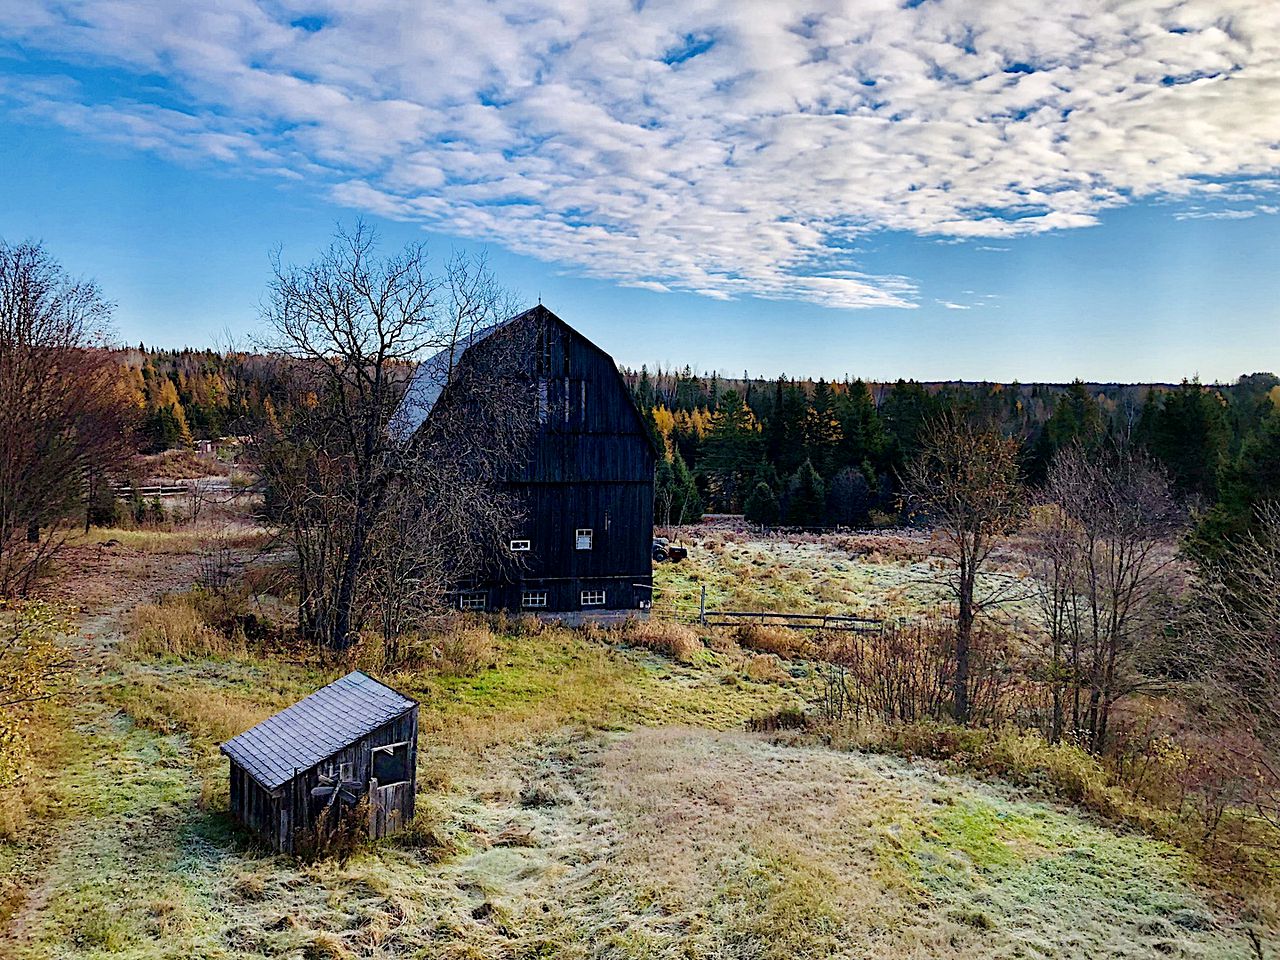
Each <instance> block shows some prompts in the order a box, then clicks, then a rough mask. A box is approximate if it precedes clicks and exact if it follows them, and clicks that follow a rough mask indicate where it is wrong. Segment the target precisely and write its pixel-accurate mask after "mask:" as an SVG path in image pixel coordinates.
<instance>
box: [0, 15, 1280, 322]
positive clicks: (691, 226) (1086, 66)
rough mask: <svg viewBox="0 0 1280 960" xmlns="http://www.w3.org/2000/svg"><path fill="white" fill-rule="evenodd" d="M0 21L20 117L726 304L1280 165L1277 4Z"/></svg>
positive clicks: (1232, 184)
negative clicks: (881, 234)
mask: <svg viewBox="0 0 1280 960" xmlns="http://www.w3.org/2000/svg"><path fill="white" fill-rule="evenodd" d="M0 38H4V39H6V40H7V41H8V43H9V44H10V45H11V46H12V49H11V50H9V51H6V52H7V53H9V54H13V53H14V51H16V50H22V51H27V52H29V54H31V55H32V57H33V59H32V62H31V63H30V64H28V66H27V67H26V68H24V69H23V70H22V71H21V72H10V73H9V75H8V77H7V78H0V103H3V104H5V105H6V106H7V108H8V109H9V110H10V111H14V112H18V113H20V114H22V115H24V116H27V117H32V118H38V119H41V120H44V121H51V122H53V123H57V124H61V125H63V126H65V127H68V128H70V129H73V130H76V131H79V132H83V133H86V134H90V135H94V136H98V137H102V138H106V139H111V140H117V141H124V142H127V143H130V144H133V145H135V146H137V147H139V148H142V149H146V150H153V151H157V152H161V153H164V154H166V155H170V156H174V157H177V158H180V159H184V160H189V159H191V158H209V159H212V160H214V161H216V162H219V163H223V164H227V165H235V166H243V167H250V168H253V169H255V170H260V171H267V172H271V173H274V174H278V175H283V176H294V177H304V178H306V179H307V180H308V181H309V182H315V183H319V184H322V185H324V189H326V190H327V191H328V192H329V194H330V196H332V197H333V198H334V199H336V200H337V201H339V202H341V203H343V204H347V205H349V206H351V207H353V208H357V209H361V210H368V211H373V212H377V213H380V214H383V215H386V216H391V217H398V218H403V219H406V220H411V221H419V222H422V223H425V224H428V225H430V226H432V227H435V228H437V229H442V230H445V231H449V232H453V233H456V234H459V235H463V236H467V237H471V238H475V239H477V240H484V241H489V242H494V243H499V244H502V245H504V246H506V247H508V248H510V249H512V250H515V251H517V252H520V253H524V254H528V255H532V256H535V257H541V258H543V259H545V260H548V261H552V262H556V263H559V264H563V265H570V266H573V267H575V268H576V269H579V270H581V271H583V272H585V273H588V274H591V275H594V276H600V277H607V278H611V279H614V280H618V281H621V282H625V283H630V284H634V285H642V286H644V287H646V288H648V289H657V288H658V287H663V288H666V289H679V290H687V291H694V292H698V293H701V294H705V295H707V296H714V297H718V298H732V297H737V296H743V295H755V296H764V297H775V298H796V299H804V300H811V301H814V302H817V303H822V304H827V305H831V306H846V307H848V306H896V307H903V306H913V305H915V304H916V302H917V299H918V292H917V290H916V285H915V284H914V282H913V281H912V280H911V279H910V278H908V277H903V276H882V275H871V274H868V273H867V272H865V271H864V270H862V269H860V267H859V264H858V262H857V257H856V255H855V254H852V253H851V252H850V251H851V250H853V249H854V247H855V245H856V243H857V242H858V240H859V238H861V237H864V236H865V235H867V234H868V233H870V232H873V231H876V230H882V229H884V230H895V231H907V232H911V233H915V234H918V235H922V236H929V237H933V238H936V239H941V240H948V241H950V240H972V239H982V238H989V239H994V238H1001V239H1003V238H1012V237H1017V236H1020V235H1026V234H1032V233H1038V232H1043V231H1047V230H1060V229H1070V228H1074V227H1083V226H1089V225H1092V224H1095V223H1097V222H1098V215H1099V214H1100V213H1101V212H1102V211H1104V210H1105V209H1107V208H1109V207H1113V206H1117V205H1121V204H1125V203H1130V202H1133V201H1134V200H1135V199H1143V198H1160V199H1173V200H1177V201H1179V202H1186V201H1187V200H1194V199H1195V198H1197V197H1199V198H1202V199H1203V200H1204V201H1208V200H1209V199H1214V201H1215V202H1217V201H1220V200H1227V201H1230V202H1233V203H1236V204H1238V205H1240V204H1243V205H1242V206H1236V207H1232V208H1230V209H1229V210H1216V209H1206V208H1203V207H1201V208H1196V207H1192V208H1191V209H1190V210H1187V211H1183V213H1182V214H1181V215H1182V216H1185V217H1188V218H1196V217H1209V216H1213V217H1232V216H1240V215H1245V214H1246V213H1248V212H1251V211H1252V210H1254V209H1262V205H1265V204H1268V203H1269V204H1272V205H1274V192H1275V190H1276V188H1277V179H1276V178H1277V174H1280V128H1278V127H1277V121H1276V118H1277V117H1280V4H1277V3H1276V2H1275V0H1233V2H1232V3H1231V4H1230V10H1229V11H1228V10H1227V9H1226V7H1225V5H1224V4H1222V3H1221V2H1220V0H1125V2H1120V0H1109V2H1098V0H1061V2H1057V3H1054V4H1051V5H1045V4H1044V3H1042V2H1041V0H1005V2H1001V3H996V2H990V0H927V2H924V3H920V4H918V5H915V6H913V7H909V8H905V9H904V5H903V4H901V3H899V2H898V0H859V2H856V3H855V2H844V3H841V2H836V0H826V2H818V0H814V2H812V3H810V4H809V8H808V9H804V10H802V9H799V7H798V5H794V4H789V3H787V4H783V3H777V2H774V0H649V2H647V3H633V2H630V0H592V2H588V0H524V2H516V0H497V2H494V3H485V4H477V3H474V2H471V0H434V2H432V3H429V4H424V3H420V2H418V0H342V2H339V0H314V2H305V0H272V2H270V3H257V2H253V0H223V2H220V3H218V4H192V3H189V2H186V0H168V2H161V0H28V2H25V3H21V4H17V3H11V4H5V5H0ZM0 50H3V46H0ZM35 57H39V59H38V60H36V59H35ZM50 62H53V63H55V64H56V63H61V64H64V65H65V66H61V67H50V66H49V65H48V64H49V63H50ZM70 76H77V77H80V78H82V82H81V83H76V82H73V81H71V80H69V79H68V77H70ZM104 76H105V77H106V78H107V79H108V80H109V82H106V81H104V82H97V79H96V78H100V77H104ZM157 78H160V80H161V81H163V83H162V84H158V83H157ZM156 90H160V93H158V94H157V93H155V92H154V91H156ZM1215 194H1216V196H1215ZM1249 204H1252V205H1253V206H1249ZM979 249H983V250H988V249H990V250H996V249H1004V248H998V247H990V246H982V247H979Z"/></svg>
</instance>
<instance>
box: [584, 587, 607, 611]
mask: <svg viewBox="0 0 1280 960" xmlns="http://www.w3.org/2000/svg"><path fill="white" fill-rule="evenodd" d="M582 605H583V606H584V607H603V606H604V591H603V590H583V591H582Z"/></svg>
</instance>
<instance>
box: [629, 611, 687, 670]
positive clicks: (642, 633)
mask: <svg viewBox="0 0 1280 960" xmlns="http://www.w3.org/2000/svg"><path fill="white" fill-rule="evenodd" d="M618 632H619V635H620V637H621V639H622V641H623V642H624V643H629V644H631V645H633V646H636V647H644V648H646V649H648V650H653V651H655V652H656V653H661V654H662V655H663V656H667V657H670V658H671V659H672V660H676V661H678V662H680V663H691V662H692V661H693V660H695V659H696V658H697V656H698V654H700V653H701V652H702V649H703V647H702V640H701V639H700V638H699V636H698V634H697V632H696V631H695V630H694V629H693V628H692V627H688V626H685V625H684V624H682V623H676V622H675V621H674V620H628V621H627V622H626V623H624V624H623V625H622V626H621V627H620V628H619V631H618Z"/></svg>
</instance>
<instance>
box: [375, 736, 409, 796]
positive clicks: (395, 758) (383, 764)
mask: <svg viewBox="0 0 1280 960" xmlns="http://www.w3.org/2000/svg"><path fill="white" fill-rule="evenodd" d="M373 779H375V780H377V781H378V786H380V787H385V786H386V785H387V784H389V783H404V781H406V780H408V779H409V744H407V743H393V744H391V745H390V746H386V747H375V748H374V751H373Z"/></svg>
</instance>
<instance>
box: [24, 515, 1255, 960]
mask: <svg viewBox="0 0 1280 960" xmlns="http://www.w3.org/2000/svg"><path fill="white" fill-rule="evenodd" d="M255 538H256V539H255ZM110 540H115V541H118V542H117V543H116V544H114V545H112V546H103V544H105V543H106V542H108V541H110ZM201 541H202V538H201V537H200V536H194V537H193V536H192V534H191V532H190V531H179V532H175V533H167V532H164V531H153V532H151V533H150V534H149V535H145V536H144V535H135V536H131V537H125V536H120V535H116V534H113V533H112V532H110V531H106V532H96V533H95V535H94V536H93V538H92V539H91V540H87V541H84V542H81V543H79V544H77V545H76V546H75V547H74V549H73V550H72V551H71V552H70V553H69V554H68V556H67V558H66V560H65V561H64V562H65V569H64V571H63V574H62V576H61V577H60V578H59V580H58V584H59V587H58V592H59V593H60V594H61V597H62V599H63V600H64V601H67V602H70V603H73V604H74V605H75V607H76V608H77V610H76V616H77V619H78V626H79V630H80V637H79V638H77V640H76V642H78V643H79V644H80V651H79V662H80V667H79V670H78V675H77V682H76V686H75V688H74V690H73V691H72V692H71V694H70V695H69V696H67V697H64V698H62V699H60V700H58V701H57V702H55V703H54V704H52V705H50V706H49V707H48V708H47V709H45V710H43V711H42V712H41V713H40V715H39V716H38V718H36V719H35V720H34V726H33V728H32V731H33V736H32V740H33V744H34V747H35V761H36V762H35V765H34V767H33V769H32V771H31V774H30V776H29V778H28V780H27V781H26V783H25V784H23V785H22V786H21V787H19V788H14V789H11V790H10V791H8V792H7V795H6V796H4V798H3V807H2V808H0V813H2V818H0V834H2V835H3V839H0V877H3V879H2V880H0V919H2V921H3V927H4V931H5V932H4V935H3V939H0V952H3V954H4V955H5V956H13V957H15V958H36V957H40V958H44V957H59V958H77V960H78V958H86V960H87V958H102V957H134V958H140V960H142V958H145V960H155V958H161V957H173V958H180V957H181V958H187V957H210V958H249V957H291V958H315V957H335V958H348V957H370V958H373V957H412V956H424V957H426V956H430V957H446V958H454V957H456V958H508V957H511V958H515V957H521V958H523V957H584V958H585V957H607V958H649V957H684V958H703V957H705V958H712V957H742V958H748V957H749V958H779V960H781V958H790V957H813V958H818V957H886V958H888V957H938V956H947V957H962V958H968V957H972V958H978V957H1064V958H1065V957H1080V956H1097V957H1103V956H1105V957H1146V956H1175V957H1197V958H1200V957H1202V958H1217V957H1221V958H1237V957H1238V958H1242V960H1244V958H1261V957H1270V956H1274V955H1275V953H1276V950H1277V943H1280V938H1278V936H1277V926H1276V912H1275V904H1276V900H1275V889H1274V887H1273V886H1272V885H1271V884H1269V883H1267V882H1260V881H1254V882H1252V883H1251V884H1249V885H1247V886H1245V885H1242V884H1240V883H1236V882H1233V881H1232V879H1231V878H1229V877H1226V876H1224V875H1223V874H1222V873H1221V872H1220V871H1217V870H1215V868H1214V867H1213V866H1212V865H1210V864H1207V863H1205V862H1204V861H1202V860H1201V859H1199V858H1197V856H1195V855H1194V854H1193V853H1192V852H1189V851H1188V850H1187V849H1185V848H1183V847H1182V846H1180V845H1178V844H1177V843H1174V842H1170V841H1169V840H1168V839H1161V838H1159V837H1158V836H1156V835H1154V834H1153V833H1152V832H1151V831H1149V830H1145V831H1144V830H1141V829H1137V828H1135V827H1133V826H1127V825H1125V824H1124V823H1122V822H1118V821H1117V820H1116V819H1115V818H1105V817H1101V816H1099V815H1098V814H1097V813H1096V812H1094V811H1091V810H1087V809H1084V808H1083V807H1081V806H1078V805H1073V804H1070V803H1067V802H1064V800H1063V799H1062V798H1061V797H1060V796H1059V795H1057V794H1056V793H1055V791H1054V790H1053V789H1052V784H1049V785H1048V786H1047V787H1046V785H1045V784H1039V785H1037V784H1036V782H1035V778H1034V777H1031V778H1027V777H1023V778H1006V777H1003V776H1001V775H1000V768H995V769H992V770H987V771H983V772H982V775H981V776H979V775H978V774H977V772H975V771H974V770H973V769H972V768H970V767H966V766H965V764H963V763H957V762H938V761H930V760H924V759H915V758H912V757H911V756H910V755H909V754H910V753H912V752H913V751H911V750H905V751H896V752H895V751H892V750H889V749H887V748H885V747H884V745H883V744H872V743H832V742H831V741H830V740H829V739H828V740H827V741H824V740H823V738H822V737H818V736H813V735H811V734H810V733H808V732H806V731H803V730H796V729H790V727H791V726H792V725H791V724H788V723H784V722H781V721H782V720H785V718H788V717H795V716H797V715H799V714H800V713H801V712H802V711H805V710H806V709H809V710H811V709H812V703H813V701H814V698H815V696H816V695H817V686H818V681H817V679H816V677H815V672H814V668H813V665H812V664H810V663H809V662H808V661H806V660H805V659H803V658H802V657H798V656H793V655H792V656H789V655H786V654H787V653H788V651H786V650H782V651H781V655H780V653H779V652H768V651H766V650H764V649H761V648H757V649H749V648H747V647H744V645H743V643H741V642H739V640H740V639H742V640H748V637H747V636H746V635H743V636H741V637H739V636H738V635H735V634H734V633H733V632H729V631H721V632H711V631H706V630H700V629H698V628H696V627H695V626H690V625H684V624H680V623H675V622H672V621H671V620H666V619H658V620H655V621H653V622H650V623H649V624H631V625H628V626H626V627H623V628H621V629H614V630H602V629H594V630H592V629H588V630H570V629H565V628H561V627H553V626H544V625H541V624H539V623H537V622H536V621H532V620H529V619H514V620H512V619H507V618H502V617H494V618H483V619H482V618H471V619H445V620H442V621H440V622H438V623H434V624H431V625H429V626H428V627H427V628H425V629H424V631H423V633H422V635H421V636H420V637H417V638H415V640H414V644H413V645H411V646H410V649H409V651H408V653H407V654H406V656H405V657H404V658H403V660H402V662H401V664H400V665H399V666H396V667H393V668H391V669H390V670H389V671H388V670H381V669H379V664H378V663H377V656H378V654H377V652H376V651H374V650H358V651H356V653H355V654H354V655H353V658H352V659H351V660H346V661H342V662H338V661H334V660H331V659H325V658H323V657H320V656H317V655H315V654H314V652H312V651H308V650H301V649H297V648H296V647H293V646H291V645H290V644H289V643H288V642H287V640H284V639H281V638H279V637H276V636H273V635H271V634H270V633H269V632H259V631H255V630H250V631H247V632H246V631H245V630H244V629H243V628H242V629H240V630H238V631H236V630H232V631H227V630H226V629H223V627H222V625H221V621H220V615H219V606H218V602H219V601H218V599H217V598H216V597H212V596H211V595H210V593H209V591H207V590H205V591H202V590H198V589H195V590H193V584H194V583H195V582H196V581H197V580H198V579H200V576H201V570H202V568H203V566H204V565H205V564H207V562H208V556H209V552H210V549H211V548H210V547H209V545H208V544H207V543H204V544H202V542H201ZM220 544H221V545H220V546H219V547H218V549H220V550H221V549H226V550H230V551H232V552H233V553H234V554H235V555H236V556H237V557H240V558H241V559H244V560H248V559H251V558H253V557H254V556H256V555H257V553H256V552H257V551H258V550H260V549H261V548H263V547H264V546H265V542H264V540H263V538H262V537H261V536H260V535H258V534H255V532H254V531H253V530H251V529H247V528H245V529H240V530H238V531H237V532H236V533H235V534H234V536H233V537H230V538H223V539H222V540H220ZM928 554H929V548H928V544H927V542H926V541H923V540H920V539H917V538H913V537H909V536H905V535H897V534H886V535H882V536H881V535H868V536H865V537H860V538H856V539H848V538H846V539H843V540H841V539H835V538H805V537H800V538H794V539H790V540H760V539H752V538H750V537H747V536H745V535H742V534H734V533H732V532H727V533H726V532H715V533H711V534H709V535H707V536H700V537H699V539H698V541H697V542H696V543H695V544H694V551H693V555H692V557H691V558H690V560H689V561H688V562H686V563H685V564H680V565H661V566H659V567H658V568H657V571H656V574H657V579H658V585H659V589H660V596H661V593H662V592H665V593H667V594H668V595H675V594H681V595H688V594H689V593H690V592H691V591H693V590H700V589H701V587H702V586H703V585H704V584H705V585H706V586H707V589H708V595H709V598H714V602H715V603H717V604H720V603H723V604H726V605H728V604H734V605H741V606H743V607H748V608H752V609H757V608H759V609H769V608H773V609H777V608H783V609H812V610H814V611H820V610H825V611H828V612H837V611H839V612H847V611H859V612H866V613H874V614H875V615H877V616H897V615H906V614H908V613H909V612H911V611H913V610H916V609H921V608H927V607H928V606H929V605H931V604H935V603H937V602H938V600H939V596H940V594H939V591H940V589H941V588H940V587H938V586H937V584H936V583H933V584H931V583H930V582H929V571H930V570H932V569H934V566H933V564H932V562H931V560H930V558H929V555H928ZM997 573H999V571H997ZM1010 575H1016V574H1014V573H1013V572H1012V571H1010ZM766 605H768V606H766ZM248 609H250V610H251V611H252V612H254V615H255V618H256V619H255V620H253V621H241V623H242V624H243V623H245V622H252V623H255V624H257V623H262V622H270V621H272V620H273V619H274V618H277V617H279V616H282V615H284V614H285V613H287V605H285V604H283V603H282V602H281V601H280V599H279V598H278V597H273V596H272V595H271V594H270V593H265V594H263V595H256V596H255V597H254V598H253V600H252V605H251V607H249V608H248ZM1010 616H1014V617H1016V616H1030V613H1029V612H1027V611H1022V612H1018V611H1016V610H1015V611H1014V612H1013V613H1011V614H1010ZM749 645H750V644H749ZM757 647H759V645H757ZM352 666H363V667H365V668H366V669H370V670H371V671H375V672H378V673H379V675H380V676H383V677H384V678H385V679H386V680H387V682H389V683H391V684H392V685H393V686H396V687H397V688H398V689H401V690H403V691H405V692H407V693H409V694H410V695H412V696H414V697H416V698H417V699H419V700H420V702H421V704H422V714H421V723H422V736H421V749H420V753H419V771H418V776H419V790H420V795H419V815H418V817H417V818H416V819H415V821H414V822H413V824H412V825H411V827H410V829H408V830H407V831H406V832H405V833H403V834H401V835H399V836H397V837H393V838H388V839H387V840H384V841H380V842H378V843H377V844H367V845H363V846H360V847H358V848H357V849H355V850H353V851H349V852H348V853H346V854H345V855H344V856H340V857H333V858H329V859H321V860H318V861H314V862H302V861H297V860H294V859H291V858H288V857H284V856H280V855H275V854H272V853H270V852H269V851H267V850H265V849H263V848H262V847H261V846H260V845H259V844H258V843H257V842H256V841H254V840H253V839H252V838H250V837H249V836H247V835H246V834H244V833H243V832H242V831H241V830H240V829H239V828H238V827H236V826H235V824H234V823H232V822H231V821H230V819H229V818H228V816H227V815H226V803H227V798H226V791H227V772H226V767H225V761H224V760H223V758H221V757H220V756H219V754H218V752H217V745H218V743H219V742H221V741H222V740H224V739H226V738H228V737H230V736H232V735H234V734H235V733H238V732H240V731H241V730H243V729H245V728H247V727H248V726H250V725H252V724H253V723H254V722H256V721H258V720H260V719H262V718H264V717H266V716H268V715H269V714H270V713H272V712H274V711H275V710H277V709H279V708H281V707H283V706H285V705H287V704H288V703H290V702H292V701H294V700H296V699H297V698H299V697H301V696H303V695H305V694H307V693H309V692H311V691H312V690H314V689H315V688H316V687H318V686H319V685H321V684H323V683H324V682H327V681H328V680H330V679H332V678H334V677H336V676H338V675H340V674H341V673H343V672H345V671H346V670H348V669H350V668H351V667H352ZM780 728H781V729H780ZM753 731H754V732H753ZM865 747H874V749H857V748H865ZM1034 761H1035V758H1034V757H1033V758H1032V760H1031V761H1029V763H1030V764H1031V765H1032V766H1034ZM1015 780H1016V781H1017V782H1016V783H1015V782H1014V781H1015Z"/></svg>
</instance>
